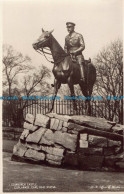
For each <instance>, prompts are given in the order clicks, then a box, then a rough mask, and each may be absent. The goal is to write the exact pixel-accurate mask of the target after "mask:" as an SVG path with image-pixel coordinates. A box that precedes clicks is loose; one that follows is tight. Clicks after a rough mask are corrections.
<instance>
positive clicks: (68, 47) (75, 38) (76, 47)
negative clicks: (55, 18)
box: [64, 22, 85, 81]
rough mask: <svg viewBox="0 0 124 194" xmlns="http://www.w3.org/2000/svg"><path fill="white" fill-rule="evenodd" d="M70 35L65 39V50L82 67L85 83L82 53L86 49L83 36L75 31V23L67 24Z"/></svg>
mask: <svg viewBox="0 0 124 194" xmlns="http://www.w3.org/2000/svg"><path fill="white" fill-rule="evenodd" d="M66 26H67V31H68V33H69V34H68V35H67V36H66V37H65V46H64V50H65V52H66V53H67V54H70V55H71V57H72V60H73V59H74V58H75V59H76V61H77V62H78V64H79V66H80V73H81V81H84V64H85V61H84V56H83V54H82V51H83V50H84V49H85V43H84V39H83V36H82V35H81V34H79V33H77V32H75V31H74V28H75V24H74V23H73V22H67V23H66Z"/></svg>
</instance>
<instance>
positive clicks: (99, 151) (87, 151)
mask: <svg viewBox="0 0 124 194" xmlns="http://www.w3.org/2000/svg"><path fill="white" fill-rule="evenodd" d="M78 154H83V155H86V156H87V155H88V156H89V155H103V148H80V149H79V150H78Z"/></svg>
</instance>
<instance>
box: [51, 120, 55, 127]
mask: <svg viewBox="0 0 124 194" xmlns="http://www.w3.org/2000/svg"><path fill="white" fill-rule="evenodd" d="M54 122H55V118H51V119H50V129H52V127H53V125H54Z"/></svg>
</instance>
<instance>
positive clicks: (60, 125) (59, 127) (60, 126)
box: [57, 120, 63, 131]
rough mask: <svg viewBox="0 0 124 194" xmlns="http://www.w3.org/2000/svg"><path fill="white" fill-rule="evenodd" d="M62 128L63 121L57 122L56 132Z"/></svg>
mask: <svg viewBox="0 0 124 194" xmlns="http://www.w3.org/2000/svg"><path fill="white" fill-rule="evenodd" d="M62 126H63V121H62V120H59V126H58V128H57V130H58V131H60V130H61V129H62Z"/></svg>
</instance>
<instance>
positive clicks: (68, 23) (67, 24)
mask: <svg viewBox="0 0 124 194" xmlns="http://www.w3.org/2000/svg"><path fill="white" fill-rule="evenodd" d="M66 26H67V27H68V26H75V24H74V23H73V22H66Z"/></svg>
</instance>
